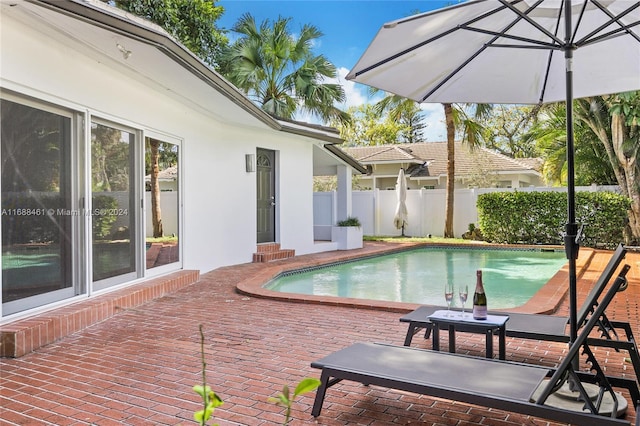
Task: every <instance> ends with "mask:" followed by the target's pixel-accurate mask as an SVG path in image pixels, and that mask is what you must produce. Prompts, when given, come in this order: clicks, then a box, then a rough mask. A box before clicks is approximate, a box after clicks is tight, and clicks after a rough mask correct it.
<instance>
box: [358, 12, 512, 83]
mask: <svg viewBox="0 0 640 426" xmlns="http://www.w3.org/2000/svg"><path fill="white" fill-rule="evenodd" d="M519 1H521V0H519ZM504 9H505V7H504V6H503V7H501V8H497V9H493V10H490V11H489V12H487V13H484V14H482V15H480V16H476V17H475V18H473V19H471V20H469V21H467V22H464V23H462V24H460V25H458V26H456V27H453V28H450V29H448V30H446V31H443V32H441V33H440V34H436V35H434V36H433V37H431V38H429V39H427V40H424V41H421V42H420V43H418V44H414V45H413V46H411V47H408V48H406V49H404V50H402V51H400V52H398V53H396V54H393V55H391V56H388V57H386V58H384V59H383V60H381V61H378V62H376V63H375V64H371V65H369V66H368V67H365V68H363V69H361V70H360V71H356V72H354V73H353V77H352V78H355V77H358V76H360V75H362V74H365V73H367V72H369V71H371V70H374V69H376V68H378V67H379V66H381V65H384V64H386V63H388V62H391V61H393V60H395V59H398V58H400V57H402V56H404V55H406V54H408V53H410V52H413V51H414V50H416V49H419V48H421V47H422V46H424V45H426V44H429V43H432V42H434V41H436V40H438V39H441V38H443V37H445V36H448V35H449V34H451V33H454V32H456V31H458V30H460V29H462V27H463V26H467V25H469V24H473V23H474V22H477V21H480V20H482V19H484V18H486V17H488V16H491V15H494V14H496V13H498V12H500V11H502V10H504ZM405 22H410V20H405V21H400V22H395V23H394V24H395V25H400V24H403V23H405ZM395 25H394V26H392V27H389V28H394V27H395Z"/></svg>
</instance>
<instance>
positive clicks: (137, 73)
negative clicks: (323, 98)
mask: <svg viewBox="0 0 640 426" xmlns="http://www.w3.org/2000/svg"><path fill="white" fill-rule="evenodd" d="M38 6H45V7H44V8H42V7H38ZM20 11H23V12H24V13H30V14H32V16H33V17H36V21H37V20H40V22H41V23H42V24H43V25H47V26H50V27H53V28H55V27H56V25H57V30H58V31H60V32H61V33H62V34H63V36H64V37H65V39H66V40H73V41H74V43H75V45H74V49H76V50H78V49H83V50H86V52H87V54H88V55H90V56H91V57H94V56H95V53H94V52H96V51H98V52H100V53H101V54H103V55H106V56H108V57H110V59H111V60H112V61H113V62H112V63H111V64H110V65H111V66H117V67H120V69H121V70H125V71H128V72H130V73H132V76H133V77H134V78H143V79H146V80H147V81H151V82H153V84H155V85H156V86H158V87H159V88H161V89H163V91H164V92H165V93H166V94H167V95H169V96H172V97H174V98H176V99H179V100H180V101H181V102H184V103H187V104H190V105H191V106H192V107H194V108H195V109H198V110H200V111H204V112H206V113H207V114H212V115H215V116H216V117H217V119H218V120H221V121H223V122H226V123H235V124H239V125H251V126H256V125H257V126H260V124H262V125H266V126H268V127H270V128H272V129H274V130H276V131H282V132H287V133H292V134H298V135H301V136H306V137H309V138H312V139H315V140H319V141H323V142H326V143H327V145H328V146H333V145H335V144H341V143H342V142H343V140H342V139H341V138H340V136H339V134H338V133H337V132H336V131H335V130H330V128H328V127H323V126H317V125H312V124H308V123H301V122H293V121H287V120H282V119H279V118H274V117H272V116H270V115H269V114H268V113H267V112H265V111H263V110H262V109H261V108H260V107H258V106H257V105H256V104H254V103H253V102H251V100H250V99H249V98H248V97H247V96H246V95H245V94H244V93H242V92H241V91H240V90H238V89H237V88H236V87H235V86H234V85H233V84H231V83H230V82H229V81H227V80H226V79H225V78H223V77H222V76H221V75H220V74H218V73H217V72H216V71H214V70H213V69H211V68H210V67H209V66H208V65H207V64H205V63H204V62H203V61H202V60H200V59H199V58H198V57H197V56H196V55H194V54H193V53H192V52H191V51H189V49H187V48H186V47H185V46H184V45H182V44H181V43H180V42H179V41H177V40H176V39H175V38H173V37H172V36H171V35H170V34H169V33H168V32H166V31H165V30H164V29H162V28H161V27H160V26H158V25H156V24H154V23H152V22H150V21H147V20H145V19H143V18H140V17H138V16H135V15H134V14H132V13H129V12H126V11H123V10H121V9H118V8H116V7H113V6H110V5H108V4H106V3H104V2H102V1H99V0H66V1H60V0H32V1H31V2H25V3H20ZM69 18H72V19H69ZM54 22H55V24H54ZM87 23H89V25H87ZM102 29H107V30H108V31H113V32H116V33H117V34H118V36H115V37H113V36H111V37H105V34H104V32H103V31H102ZM123 58H124V60H123ZM167 59H169V60H167ZM185 71H186V72H188V73H191V74H192V75H193V76H195V77H196V80H195V81H194V80H187V79H185V78H177V77H176V76H177V75H180V74H178V73H184V72H185ZM196 81H197V82H199V83H196ZM203 83H204V84H205V85H206V86H209V87H210V88H212V89H214V90H213V91H212V90H203V86H202V84H203ZM216 92H217V93H216ZM226 101H231V102H232V105H234V107H224V106H222V105H224V103H225V102H226ZM241 111H244V112H246V113H248V114H242V112H241ZM327 145H325V146H324V148H327V149H326V151H328V152H326V155H329V156H333V157H334V158H335V160H338V161H339V162H341V163H342V162H347V163H348V164H349V165H350V166H351V167H353V168H355V169H356V170H358V171H360V172H361V173H363V172H364V171H365V169H364V168H363V167H362V166H361V165H360V164H359V163H358V162H357V161H355V160H354V159H353V158H350V157H349V156H348V155H346V154H344V153H340V154H336V153H335V152H334V151H335V149H332V148H328V147H327Z"/></svg>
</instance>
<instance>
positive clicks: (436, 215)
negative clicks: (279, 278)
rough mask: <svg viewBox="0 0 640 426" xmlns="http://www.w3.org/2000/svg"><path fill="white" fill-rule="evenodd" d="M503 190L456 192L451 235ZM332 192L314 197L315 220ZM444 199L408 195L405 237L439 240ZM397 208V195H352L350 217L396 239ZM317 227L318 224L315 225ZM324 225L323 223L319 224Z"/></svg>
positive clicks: (430, 193) (440, 194) (432, 193)
mask: <svg viewBox="0 0 640 426" xmlns="http://www.w3.org/2000/svg"><path fill="white" fill-rule="evenodd" d="M511 190H512V189H506V188H504V189H503V188H500V189H497V188H482V189H457V190H456V191H455V195H454V200H455V202H454V213H453V227H454V230H453V233H454V236H455V237H456V238H460V237H461V236H462V234H464V233H465V232H466V231H467V230H468V227H469V224H470V223H475V224H477V221H478V212H477V209H476V202H477V200H478V195H480V194H485V193H488V192H499V191H511ZM576 190H577V191H591V192H596V191H618V187H617V186H587V187H578V188H576ZM519 191H563V192H565V191H566V188H558V187H530V188H521V189H519ZM331 194H332V193H331V192H317V193H315V194H314V207H315V210H316V213H315V217H316V219H317V218H323V221H326V220H327V216H328V215H329V214H330V211H331V209H332V204H331V202H329V201H328V200H330V198H331V197H330V195H331ZM445 198H446V191H445V190H443V189H431V190H426V189H421V190H408V191H407V198H406V204H407V210H408V212H409V218H408V225H407V226H406V227H405V230H404V233H405V235H407V236H412V237H426V236H427V235H433V236H436V237H442V236H443V234H444V222H445V205H446V204H445ZM396 205H397V197H396V191H380V190H373V191H353V215H354V216H356V217H358V218H359V219H360V222H361V223H362V230H363V233H364V235H374V236H395V235H397V236H399V235H400V234H401V230H399V229H396V228H395V226H394V225H393V217H394V215H395V210H396ZM316 224H320V223H319V222H316ZM322 224H324V223H322Z"/></svg>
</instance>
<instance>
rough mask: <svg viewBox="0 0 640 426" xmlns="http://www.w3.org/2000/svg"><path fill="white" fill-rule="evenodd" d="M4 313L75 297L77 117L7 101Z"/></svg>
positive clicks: (1, 155) (2, 155)
mask: <svg viewBox="0 0 640 426" xmlns="http://www.w3.org/2000/svg"><path fill="white" fill-rule="evenodd" d="M0 113H1V115H0V123H2V125H1V126H0V129H1V134H2V136H1V145H2V147H1V152H0V159H1V160H2V176H1V183H2V202H1V204H2V205H1V208H2V304H3V310H2V312H3V315H8V314H12V313H15V312H19V311H22V310H25V309H28V308H31V307H35V306H39V305H42V304H45V303H50V302H54V301H57V300H62V299H64V298H67V297H71V296H73V295H74V293H75V291H74V287H73V285H74V283H73V274H72V268H73V263H74V262H73V252H72V242H73V241H74V239H75V235H74V231H73V228H72V219H73V216H72V212H74V211H75V210H76V209H77V206H75V205H74V203H73V201H72V199H73V198H72V196H71V194H72V178H71V177H72V166H71V164H72V161H71V159H72V153H71V151H72V137H73V136H72V133H73V130H72V117H73V115H72V114H71V113H69V112H66V111H64V110H59V109H56V108H48V107H44V106H41V105H36V104H31V103H26V102H25V103H17V102H13V101H11V100H8V99H0Z"/></svg>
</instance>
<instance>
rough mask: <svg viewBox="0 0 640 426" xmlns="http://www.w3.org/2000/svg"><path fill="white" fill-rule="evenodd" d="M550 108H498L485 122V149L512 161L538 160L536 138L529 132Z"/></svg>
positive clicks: (543, 106) (494, 108) (504, 106)
mask: <svg viewBox="0 0 640 426" xmlns="http://www.w3.org/2000/svg"><path fill="white" fill-rule="evenodd" d="M547 108H548V106H547V105H542V104H541V105H494V107H493V109H492V111H491V114H489V115H488V116H487V117H486V118H485V119H483V120H482V122H481V124H482V126H483V127H484V128H485V137H484V139H485V146H486V147H487V148H489V149H493V150H495V151H498V152H500V153H501V154H504V155H506V156H508V157H512V158H527V157H536V156H537V155H538V154H537V152H536V142H535V139H532V138H530V137H528V135H529V130H530V129H531V128H532V127H533V126H534V125H535V124H536V123H537V122H538V116H539V115H540V114H541V113H542V112H544V111H546V109H547Z"/></svg>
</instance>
